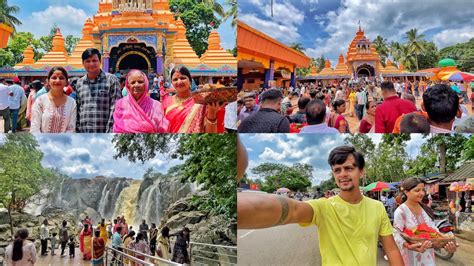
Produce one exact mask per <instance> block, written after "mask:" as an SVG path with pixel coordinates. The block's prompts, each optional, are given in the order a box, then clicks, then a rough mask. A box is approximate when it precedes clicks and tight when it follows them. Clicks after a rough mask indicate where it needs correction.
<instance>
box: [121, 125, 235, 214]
mask: <svg viewBox="0 0 474 266" xmlns="http://www.w3.org/2000/svg"><path fill="white" fill-rule="evenodd" d="M112 141H113V143H114V144H115V148H116V150H117V154H116V155H114V158H118V157H127V158H128V159H129V160H130V161H132V162H135V161H136V160H139V161H142V162H144V161H147V160H149V159H152V158H154V157H155V156H156V154H157V153H168V154H169V155H170V157H173V158H179V159H181V160H184V162H183V164H182V166H181V167H180V168H179V171H180V172H179V173H180V177H181V180H182V181H183V182H184V181H188V182H196V183H197V184H199V185H200V186H201V187H202V189H203V190H206V191H208V192H209V195H211V199H204V198H200V197H197V198H195V200H196V203H197V205H198V208H199V209H200V210H208V211H210V212H211V213H212V214H223V215H226V216H227V217H232V218H236V217H235V215H236V213H237V206H236V200H237V199H236V193H235V188H236V183H235V176H236V175H237V172H236V167H237V163H236V153H235V150H236V147H237V139H236V138H235V136H234V135H232V134H229V135H218V134H189V135H186V134H183V135H176V134H174V135H172V134H159V135H158V134H156V135H151V134H146V135H145V134H140V135H138V134H137V135H132V134H121V135H115V136H114V138H113V140H112ZM176 169H177V168H175V169H174V170H176ZM174 170H173V171H174ZM170 171H171V168H170Z"/></svg>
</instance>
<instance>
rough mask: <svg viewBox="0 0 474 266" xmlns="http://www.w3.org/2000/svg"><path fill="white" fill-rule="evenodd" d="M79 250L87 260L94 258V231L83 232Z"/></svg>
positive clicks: (80, 237)
mask: <svg viewBox="0 0 474 266" xmlns="http://www.w3.org/2000/svg"><path fill="white" fill-rule="evenodd" d="M79 249H80V250H81V252H82V256H83V258H84V259H85V260H90V259H91V258H92V253H91V251H92V230H90V229H89V230H87V231H84V230H82V231H81V235H80V236H79Z"/></svg>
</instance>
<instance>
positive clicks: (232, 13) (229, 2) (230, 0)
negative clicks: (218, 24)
mask: <svg viewBox="0 0 474 266" xmlns="http://www.w3.org/2000/svg"><path fill="white" fill-rule="evenodd" d="M225 5H226V6H230V8H229V10H227V12H225V16H224V21H226V20H227V19H229V18H232V22H231V23H230V25H231V26H232V28H235V26H236V25H237V19H238V8H237V7H238V6H237V0H226V1H225Z"/></svg>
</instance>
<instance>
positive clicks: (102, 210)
mask: <svg viewBox="0 0 474 266" xmlns="http://www.w3.org/2000/svg"><path fill="white" fill-rule="evenodd" d="M108 186H109V184H108V183H107V184H105V186H104V189H102V198H100V202H99V209H98V212H99V213H100V215H101V216H102V217H104V218H105V217H106V216H105V206H106V204H107V200H108V199H109V194H110V190H107V187H108Z"/></svg>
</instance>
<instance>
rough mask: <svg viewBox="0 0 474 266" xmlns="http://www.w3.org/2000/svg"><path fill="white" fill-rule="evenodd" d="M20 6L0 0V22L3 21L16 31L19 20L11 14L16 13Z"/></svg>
mask: <svg viewBox="0 0 474 266" xmlns="http://www.w3.org/2000/svg"><path fill="white" fill-rule="evenodd" d="M19 11H20V8H19V7H18V6H9V5H8V0H0V23H4V24H6V25H8V26H10V27H12V28H13V32H16V26H19V25H21V21H20V20H19V19H18V18H16V17H15V16H13V14H15V13H18V12H19Z"/></svg>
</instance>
